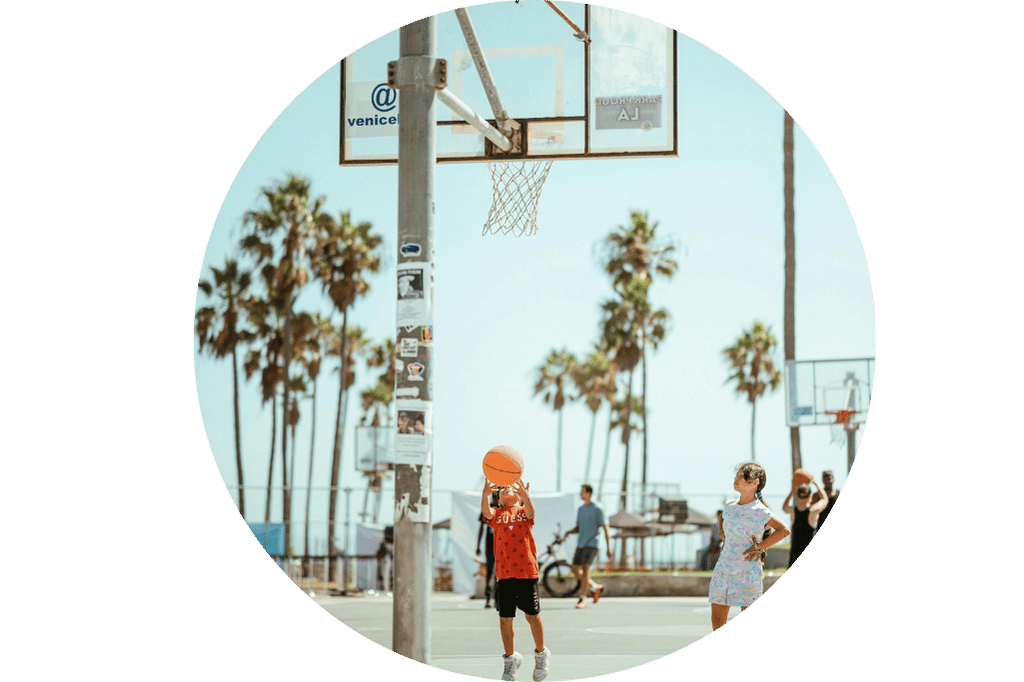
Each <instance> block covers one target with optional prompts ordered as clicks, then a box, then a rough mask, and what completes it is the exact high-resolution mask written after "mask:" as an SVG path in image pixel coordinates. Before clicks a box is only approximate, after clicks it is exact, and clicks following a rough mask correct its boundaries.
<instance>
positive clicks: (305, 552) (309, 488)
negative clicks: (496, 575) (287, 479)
mask: <svg viewBox="0 0 1024 682" xmlns="http://www.w3.org/2000/svg"><path fill="white" fill-rule="evenodd" d="M311 409H312V411H313V415H312V417H311V420H312V423H311V424H310V426H309V475H308V476H307V478H306V531H305V537H304V538H303V542H302V556H303V561H304V562H305V564H306V567H307V570H308V566H309V507H310V500H312V498H313V454H314V453H315V452H316V450H315V449H314V444H315V442H316V379H313V406H312V408H311Z"/></svg>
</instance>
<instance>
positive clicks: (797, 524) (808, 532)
mask: <svg viewBox="0 0 1024 682" xmlns="http://www.w3.org/2000/svg"><path fill="white" fill-rule="evenodd" d="M811 483H812V484H813V485H814V487H815V488H818V484H817V482H815V480H814V479H813V478H812V479H811ZM818 493H819V494H820V493H821V488H818ZM794 494H796V497H797V500H796V506H793V505H791V504H790V500H792V498H793V495H794ZM822 497H824V496H823V495H822ZM827 505H828V499H827V498H826V499H821V500H818V501H817V502H815V503H813V504H812V503H811V487H810V486H809V485H802V486H799V487H795V486H794V488H793V490H792V491H791V492H790V493H789V495H788V496H787V497H786V501H785V502H784V503H783V505H782V510H783V511H787V512H789V513H790V517H791V519H792V521H793V523H792V528H791V535H790V549H789V568H792V566H793V562H794V561H796V560H797V557H799V556H800V555H801V554H802V553H803V551H804V550H805V549H807V545H809V544H810V543H811V538H812V537H814V525H817V522H818V514H820V513H821V511H822V510H823V509H824V508H825V507H826V506H827ZM812 517H813V518H812ZM812 522H813V523H814V525H811V524H812Z"/></svg>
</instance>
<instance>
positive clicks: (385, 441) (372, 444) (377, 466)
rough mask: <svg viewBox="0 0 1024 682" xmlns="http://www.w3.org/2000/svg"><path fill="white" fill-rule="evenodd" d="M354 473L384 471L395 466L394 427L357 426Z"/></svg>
mask: <svg viewBox="0 0 1024 682" xmlns="http://www.w3.org/2000/svg"><path fill="white" fill-rule="evenodd" d="M355 432H356V440H355V445H356V448H355V450H356V471H363V472H370V471H385V470H387V469H392V468H394V466H395V433H396V430H395V427H394V426H357V427H356V429H355Z"/></svg>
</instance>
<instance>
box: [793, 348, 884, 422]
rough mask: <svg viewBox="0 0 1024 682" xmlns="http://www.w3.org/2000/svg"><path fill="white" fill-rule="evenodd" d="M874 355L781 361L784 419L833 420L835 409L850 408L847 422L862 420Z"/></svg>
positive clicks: (873, 374)
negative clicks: (784, 390) (784, 388)
mask: <svg viewBox="0 0 1024 682" xmlns="http://www.w3.org/2000/svg"><path fill="white" fill-rule="evenodd" d="M874 377H875V359H874V358H852V359H846V360H795V361H794V360H789V361H787V362H786V365H785V376H784V383H785V387H786V423H787V424H789V425H790V426H810V425H816V424H820V425H824V424H835V423H836V416H835V415H834V414H829V413H831V412H837V411H839V410H853V414H851V415H850V419H849V421H850V424H863V423H864V422H865V421H866V420H867V417H868V408H869V406H870V403H871V385H872V383H873V382H874Z"/></svg>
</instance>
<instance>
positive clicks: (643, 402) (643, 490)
mask: <svg viewBox="0 0 1024 682" xmlns="http://www.w3.org/2000/svg"><path fill="white" fill-rule="evenodd" d="M640 363H641V365H640V393H641V396H642V397H641V399H640V408H641V413H640V417H641V420H642V423H643V427H644V431H643V434H642V435H643V451H642V452H643V457H642V467H641V475H640V500H641V502H640V508H641V510H642V509H643V508H644V507H645V506H646V501H647V332H646V330H645V331H644V334H643V340H642V345H641V346H640ZM643 546H644V545H643V540H641V541H640V557H641V559H642V558H643V555H644V550H643ZM642 565H643V562H642V561H641V566H642Z"/></svg>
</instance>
